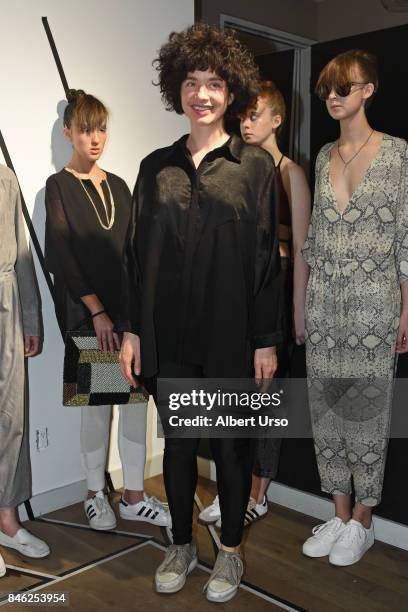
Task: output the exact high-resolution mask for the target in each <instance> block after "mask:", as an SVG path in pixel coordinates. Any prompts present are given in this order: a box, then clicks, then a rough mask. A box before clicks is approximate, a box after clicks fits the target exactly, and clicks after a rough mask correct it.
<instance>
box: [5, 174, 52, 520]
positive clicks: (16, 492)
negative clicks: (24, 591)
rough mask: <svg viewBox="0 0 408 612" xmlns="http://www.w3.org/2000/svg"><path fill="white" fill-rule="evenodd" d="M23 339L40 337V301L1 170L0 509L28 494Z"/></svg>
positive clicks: (12, 194) (9, 181) (10, 178)
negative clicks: (25, 337)
mask: <svg viewBox="0 0 408 612" xmlns="http://www.w3.org/2000/svg"><path fill="white" fill-rule="evenodd" d="M24 335H26V336H41V335H42V324H41V306H40V298H39V293H38V287H37V283H36V279H35V271H34V265H33V261H32V257H31V253H30V251H29V249H28V246H27V240H26V236H25V228H24V221H23V215H22V210H21V200H20V190H19V187H18V183H17V179H16V177H15V175H14V174H13V172H12V171H11V170H9V169H8V168H6V167H5V166H1V165H0V508H12V507H15V506H17V505H18V504H20V503H22V502H23V501H25V500H26V499H28V498H29V497H30V494H31V475H30V461H29V448H28V438H27V436H26V432H25V415H24V412H25V406H24V400H25V392H24V388H25V370H24V341H23V338H24Z"/></svg>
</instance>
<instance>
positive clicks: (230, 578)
mask: <svg viewBox="0 0 408 612" xmlns="http://www.w3.org/2000/svg"><path fill="white" fill-rule="evenodd" d="M242 569H243V566H242V559H241V557H240V556H239V555H238V554H227V555H225V554H218V557H217V560H216V562H215V565H214V569H213V571H212V573H211V576H210V577H209V579H208V580H207V582H206V583H205V585H204V588H203V592H204V591H205V590H206V589H207V587H208V585H209V584H210V582H211V581H212V580H221V581H224V582H227V583H228V584H231V585H233V586H238V584H239V581H240V579H241V575H242Z"/></svg>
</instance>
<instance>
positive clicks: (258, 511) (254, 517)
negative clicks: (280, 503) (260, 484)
mask: <svg viewBox="0 0 408 612" xmlns="http://www.w3.org/2000/svg"><path fill="white" fill-rule="evenodd" d="M267 512H268V501H267V499H266V496H265V495H264V497H263V500H262V502H261V503H260V504H257V503H256V501H255V499H254V498H253V497H250V498H249V501H248V505H247V509H246V512H245V518H244V527H249V525H252V523H255V522H256V521H259V519H261V518H263V517H264V516H265V514H266V513H267ZM215 526H216V527H218V529H221V518H219V519H218V521H217V522H216V523H215Z"/></svg>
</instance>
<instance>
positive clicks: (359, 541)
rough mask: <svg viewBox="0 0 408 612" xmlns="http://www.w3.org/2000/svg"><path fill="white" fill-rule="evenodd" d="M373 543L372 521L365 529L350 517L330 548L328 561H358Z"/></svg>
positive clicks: (333, 562) (350, 562)
mask: <svg viewBox="0 0 408 612" xmlns="http://www.w3.org/2000/svg"><path fill="white" fill-rule="evenodd" d="M373 544H374V526H373V523H372V522H371V525H370V527H369V529H366V528H365V527H364V525H362V524H361V523H360V522H359V521H355V520H354V519H350V520H349V522H348V523H347V525H346V528H345V529H344V530H343V532H342V533H341V535H340V537H339V538H338V539H337V540H336V543H335V545H334V546H333V548H332V549H331V552H330V556H329V561H330V563H332V564H333V565H342V566H343V565H352V564H353V563H357V561H360V559H361V557H362V556H363V555H364V553H366V552H367V550H368V549H369V548H371V546H372V545H373Z"/></svg>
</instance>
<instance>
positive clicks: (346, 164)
mask: <svg viewBox="0 0 408 612" xmlns="http://www.w3.org/2000/svg"><path fill="white" fill-rule="evenodd" d="M373 134H374V130H371V132H370V134H369V135H368V138H367V140H366V141H365V142H363V144H362V145H361V147H360V148H359V149H358V151H357V153H354V155H353V157H352V158H351V159H349V160H348V161H346V160H345V159H344V157H343V156H342V154H341V153H340V145H339V141H337V153H338V154H339V157H340V159H341V161H342V162H343V164H344V168H343V174H344V173H345V171H346V170H347V166H348V165H349V164H351V162H352V161H353V159H355V158H356V157H357V155H358V154H359V153H360V151H361V150H362V149H364V147H365V146H366V144H367V143H368V141H369V140H370V138H371V136H372V135H373Z"/></svg>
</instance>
